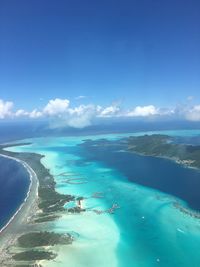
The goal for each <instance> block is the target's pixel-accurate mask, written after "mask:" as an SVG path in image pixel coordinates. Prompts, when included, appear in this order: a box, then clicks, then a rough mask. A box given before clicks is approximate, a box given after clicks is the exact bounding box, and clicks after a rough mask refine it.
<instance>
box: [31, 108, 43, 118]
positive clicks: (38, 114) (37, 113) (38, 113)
mask: <svg viewBox="0 0 200 267" xmlns="http://www.w3.org/2000/svg"><path fill="white" fill-rule="evenodd" d="M28 115H29V117H30V118H32V119H38V118H41V117H42V116H43V113H42V112H41V111H38V110H37V109H34V110H33V111H31V112H29V113H28Z"/></svg>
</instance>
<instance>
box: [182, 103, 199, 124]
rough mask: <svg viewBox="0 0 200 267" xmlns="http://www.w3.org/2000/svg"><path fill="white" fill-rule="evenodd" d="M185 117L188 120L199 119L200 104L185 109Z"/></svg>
mask: <svg viewBox="0 0 200 267" xmlns="http://www.w3.org/2000/svg"><path fill="white" fill-rule="evenodd" d="M185 118H186V119H187V120H190V121H200V105H197V106H194V107H192V108H190V109H189V110H187V111H185Z"/></svg>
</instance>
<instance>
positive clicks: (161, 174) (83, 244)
mask: <svg viewBox="0 0 200 267" xmlns="http://www.w3.org/2000/svg"><path fill="white" fill-rule="evenodd" d="M162 133H163V132H162ZM165 133H166V132H165ZM199 133H200V132H199V131H190V132H189V131H187V132H180V131H176V132H175V131H173V132H170V133H169V132H167V134H171V135H177V136H184V135H187V136H190V135H191V136H196V135H199ZM127 135H130V134H127ZM127 135H116V134H113V135H103V136H88V137H66V138H65V137H62V138H38V139H29V140H28V141H31V142H32V144H31V145H29V146H23V147H12V148H10V150H12V151H21V152H23V151H24V152H25V151H28V152H29V151H31V152H36V153H40V154H43V155H45V157H44V158H42V163H43V164H44V166H46V167H47V168H49V169H50V172H51V173H52V174H53V175H54V177H55V180H56V183H57V187H56V190H57V191H58V192H61V193H66V194H73V195H75V196H83V197H85V200H84V202H83V205H84V207H85V208H86V209H87V211H86V212H83V213H81V214H68V213H67V212H66V213H64V214H63V216H62V217H61V218H60V219H59V220H57V221H54V222H51V223H48V224H47V228H48V229H50V230H54V231H56V232H59V233H65V232H70V233H72V234H73V235H74V237H75V241H74V242H73V244H72V245H69V246H55V247H54V248H53V250H54V251H55V252H56V253H57V254H58V257H57V258H56V261H50V262H48V261H43V262H42V264H43V266H48V267H57V266H58V267H64V266H70V267H85V266H87V267H94V266H95V267H127V266H131V267H153V266H162V267H190V266H193V267H199V266H200V253H199V247H200V220H199V219H195V218H193V217H190V216H189V215H186V214H184V213H182V212H180V211H179V210H178V209H176V208H175V207H174V205H173V203H174V202H175V201H178V202H179V203H180V204H181V205H183V206H188V205H190V206H192V205H194V203H195V200H194V199H192V198H186V196H187V195H188V196H190V195H192V194H193V189H195V187H197V185H196V184H195V185H194V187H193V188H192V187H191V188H190V189H188V191H187V188H188V185H187V183H186V182H185V181H187V180H188V179H189V178H190V177H192V179H194V180H195V179H197V177H199V179H200V175H199V173H198V172H197V171H194V170H189V169H186V168H183V167H182V166H180V165H178V164H175V163H173V162H170V161H167V160H164V159H158V158H148V157H144V156H137V155H131V156H130V155H126V153H124V152H122V151H118V150H116V149H114V150H113V147H112V146H111V147H110V149H109V148H108V147H107V148H106V149H103V150H102V147H101V146H100V147H98V146H97V142H98V139H101V138H106V139H109V140H111V141H116V140H117V139H118V138H121V137H123V136H127ZM84 139H91V140H92V142H90V146H88V145H87V143H84ZM120 159H121V162H120ZM148 165H149V166H148ZM181 178H182V180H181ZM72 179H76V180H72ZM166 179H169V181H168V183H167V182H166ZM176 179H177V181H178V185H177V186H176V190H174V188H173V187H174V186H175V185H176V182H173V180H176ZM73 181H76V182H77V183H73ZM71 182H72V183H71ZM190 186H192V183H191V185H190ZM173 190H174V191H173ZM195 190H196V189H195ZM97 192H98V194H100V195H101V198H95V197H94V196H95V195H94V194H95V193H97ZM180 192H182V193H181V194H180ZM183 193H184V194H183ZM186 201H188V202H186ZM197 202H198V200H197ZM113 204H117V205H119V209H116V210H115V212H114V214H110V213H103V214H100V215H99V214H96V213H95V212H94V210H101V211H105V210H107V209H109V208H110V207H112V205H113ZM68 205H73V203H71V204H68ZM192 207H194V206H192ZM196 208H198V207H196Z"/></svg>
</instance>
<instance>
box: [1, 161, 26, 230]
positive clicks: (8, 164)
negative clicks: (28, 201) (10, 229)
mask: <svg viewBox="0 0 200 267" xmlns="http://www.w3.org/2000/svg"><path fill="white" fill-rule="evenodd" d="M29 185H30V178H29V174H28V172H27V171H26V169H25V168H24V167H23V166H22V165H21V164H20V163H18V162H16V161H15V160H12V159H8V158H4V157H2V156H0V229H1V228H2V227H3V226H5V225H6V224H7V223H8V221H9V220H10V218H11V217H12V216H13V215H14V214H15V212H16V211H17V210H18V208H19V207H20V205H21V204H22V202H23V201H24V199H25V198H26V195H27V191H28V188H29Z"/></svg>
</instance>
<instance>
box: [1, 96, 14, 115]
mask: <svg viewBox="0 0 200 267" xmlns="http://www.w3.org/2000/svg"><path fill="white" fill-rule="evenodd" d="M13 106H14V104H13V102H11V101H3V100H2V99H0V119H5V118H7V117H11V116H12V109H13Z"/></svg>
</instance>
